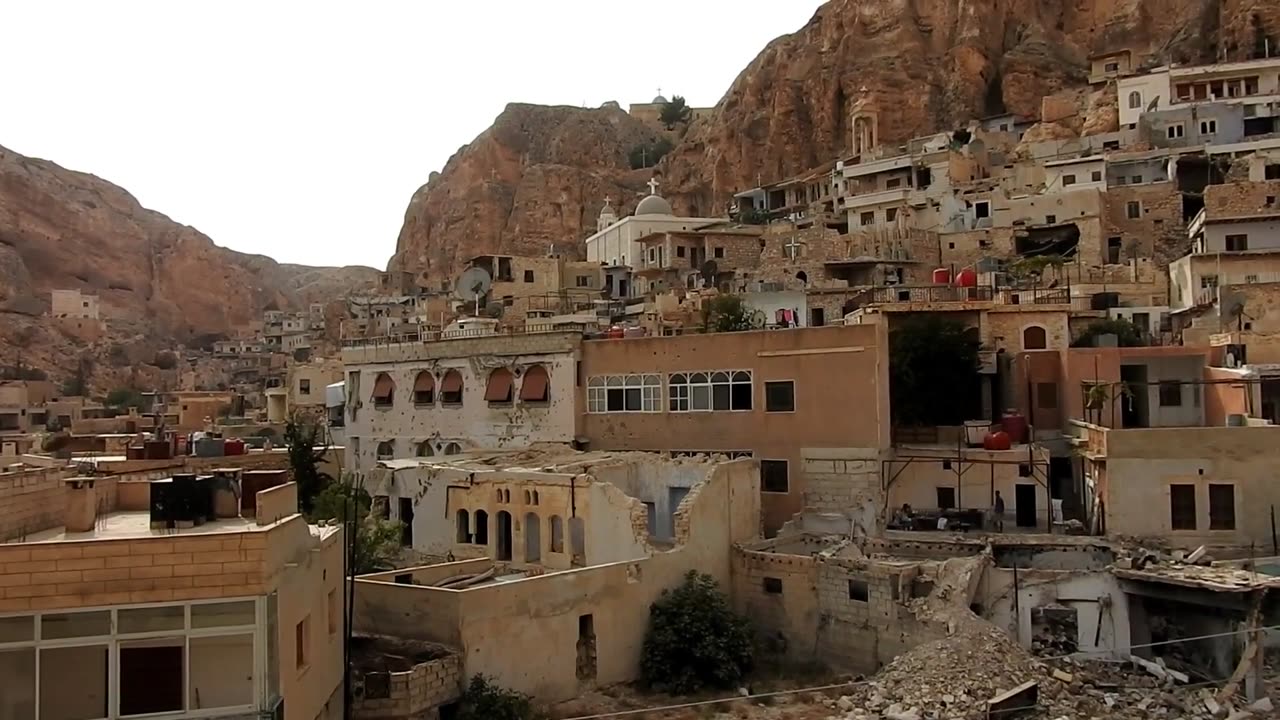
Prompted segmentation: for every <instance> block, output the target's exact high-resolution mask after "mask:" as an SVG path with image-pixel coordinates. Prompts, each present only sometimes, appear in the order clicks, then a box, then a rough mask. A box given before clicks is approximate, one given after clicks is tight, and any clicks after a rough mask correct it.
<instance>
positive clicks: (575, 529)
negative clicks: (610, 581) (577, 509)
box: [569, 517, 587, 567]
mask: <svg viewBox="0 0 1280 720" xmlns="http://www.w3.org/2000/svg"><path fill="white" fill-rule="evenodd" d="M569 545H570V547H571V548H572V549H573V563H574V564H575V565H578V566H579V567H581V566H583V565H585V564H586V562H587V526H586V523H584V522H583V521H582V518H580V517H572V518H569Z"/></svg>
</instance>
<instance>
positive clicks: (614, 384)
mask: <svg viewBox="0 0 1280 720" xmlns="http://www.w3.org/2000/svg"><path fill="white" fill-rule="evenodd" d="M661 409H662V378H661V376H659V375H596V376H593V377H590V378H588V379H587V412H589V413H620V412H660V411H661Z"/></svg>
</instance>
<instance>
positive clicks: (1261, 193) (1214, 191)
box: [1204, 180, 1280, 218]
mask: <svg viewBox="0 0 1280 720" xmlns="http://www.w3.org/2000/svg"><path fill="white" fill-rule="evenodd" d="M1267 198H1275V199H1276V200H1275V202H1273V203H1272V204H1271V205H1270V206H1268V205H1267ZM1204 206H1205V211H1206V214H1208V216H1209V217H1211V218H1213V217H1232V216H1237V215H1259V214H1264V213H1275V212H1280V180H1264V181H1262V182H1238V183H1231V184H1230V185H1210V186H1209V187H1207V188H1205V190H1204Z"/></svg>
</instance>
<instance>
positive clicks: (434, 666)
mask: <svg viewBox="0 0 1280 720" xmlns="http://www.w3.org/2000/svg"><path fill="white" fill-rule="evenodd" d="M389 675H390V679H389V686H390V693H389V696H388V697H379V698H375V697H369V692H370V688H371V686H370V684H369V683H368V681H367V680H366V684H365V695H364V697H360V698H357V699H356V700H355V703H354V707H353V710H354V712H353V713H352V714H353V716H354V717H355V718H357V719H358V720H383V719H386V720H410V719H411V718H412V719H414V720H416V719H418V718H435V717H437V713H436V708H438V707H440V706H441V705H445V704H448V703H451V702H454V701H455V700H457V699H458V698H459V697H461V696H462V662H461V661H460V659H459V658H458V656H457V655H449V656H448V657H443V658H439V659H436V660H431V661H429V662H425V663H421V664H419V665H415V666H414V667H413V669H412V670H408V671H406V672H393V673H389Z"/></svg>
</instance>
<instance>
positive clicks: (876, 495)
mask: <svg viewBox="0 0 1280 720" xmlns="http://www.w3.org/2000/svg"><path fill="white" fill-rule="evenodd" d="M800 452H801V456H802V458H803V459H804V474H805V493H804V506H805V507H806V508H808V509H809V510H811V511H812V512H815V513H818V514H820V515H828V516H830V515H837V516H841V517H843V518H846V519H847V520H848V521H849V522H850V523H851V527H850V530H851V532H852V533H853V534H854V535H855V536H862V537H866V536H872V535H875V534H877V532H878V531H879V529H880V528H881V527H882V526H883V513H882V508H883V507H884V493H883V492H882V491H881V487H880V453H879V451H877V450H876V449H874V448H803V449H801V451H800Z"/></svg>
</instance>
